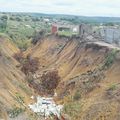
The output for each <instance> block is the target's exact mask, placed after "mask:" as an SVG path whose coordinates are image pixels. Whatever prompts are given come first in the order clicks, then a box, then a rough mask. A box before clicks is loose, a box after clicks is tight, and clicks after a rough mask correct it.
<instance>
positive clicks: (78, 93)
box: [73, 90, 81, 100]
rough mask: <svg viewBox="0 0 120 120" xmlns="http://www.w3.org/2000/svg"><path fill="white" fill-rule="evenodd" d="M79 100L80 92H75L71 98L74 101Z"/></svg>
mask: <svg viewBox="0 0 120 120" xmlns="http://www.w3.org/2000/svg"><path fill="white" fill-rule="evenodd" d="M80 98H81V94H80V91H79V90H77V91H76V92H75V94H74V96H73V99H74V100H79V99H80Z"/></svg>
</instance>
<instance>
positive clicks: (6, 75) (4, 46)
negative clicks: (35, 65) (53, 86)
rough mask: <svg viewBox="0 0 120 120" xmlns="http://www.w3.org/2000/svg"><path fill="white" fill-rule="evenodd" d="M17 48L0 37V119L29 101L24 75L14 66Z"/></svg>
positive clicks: (5, 117)
mask: <svg viewBox="0 0 120 120" xmlns="http://www.w3.org/2000/svg"><path fill="white" fill-rule="evenodd" d="M18 51H19V50H18V49H17V48H16V46H15V45H14V44H13V43H12V42H11V41H10V40H8V39H7V38H5V37H0V119H6V120H7V119H8V111H9V110H10V109H11V110H12V109H14V107H15V106H17V107H20V104H21V103H22V97H24V98H23V101H24V104H26V103H27V102H28V101H29V98H30V95H31V92H30V90H29V88H28V87H27V85H26V84H25V75H24V74H23V73H22V72H21V71H20V70H19V69H18V68H16V66H17V65H18V62H17V61H16V60H15V59H14V58H13V55H14V54H15V53H16V52H18ZM20 98H21V99H20Z"/></svg>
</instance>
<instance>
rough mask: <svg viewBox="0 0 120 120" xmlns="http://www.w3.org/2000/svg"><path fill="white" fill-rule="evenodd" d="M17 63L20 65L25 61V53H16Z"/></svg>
mask: <svg viewBox="0 0 120 120" xmlns="http://www.w3.org/2000/svg"><path fill="white" fill-rule="evenodd" d="M13 57H14V58H15V59H16V60H17V61H19V62H20V63H21V62H22V61H23V59H24V57H23V53H22V52H19V53H15V54H14V56H13Z"/></svg>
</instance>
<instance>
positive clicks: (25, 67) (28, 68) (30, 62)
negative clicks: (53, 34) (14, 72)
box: [21, 56, 39, 75]
mask: <svg viewBox="0 0 120 120" xmlns="http://www.w3.org/2000/svg"><path fill="white" fill-rule="evenodd" d="M38 66H39V61H38V58H32V57H30V56H27V58H26V59H25V60H24V62H23V63H22V68H21V70H22V71H23V72H24V73H25V74H26V75H28V74H29V73H35V72H36V71H37V70H38Z"/></svg>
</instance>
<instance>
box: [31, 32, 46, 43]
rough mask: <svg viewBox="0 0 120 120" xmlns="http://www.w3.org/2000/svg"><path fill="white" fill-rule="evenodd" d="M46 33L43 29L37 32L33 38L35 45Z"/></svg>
mask: <svg viewBox="0 0 120 120" xmlns="http://www.w3.org/2000/svg"><path fill="white" fill-rule="evenodd" d="M44 34H45V31H44V30H41V31H39V32H35V33H34V36H33V39H32V44H34V45H35V44H37V42H38V41H39V40H41V39H42V38H43V37H44Z"/></svg>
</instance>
